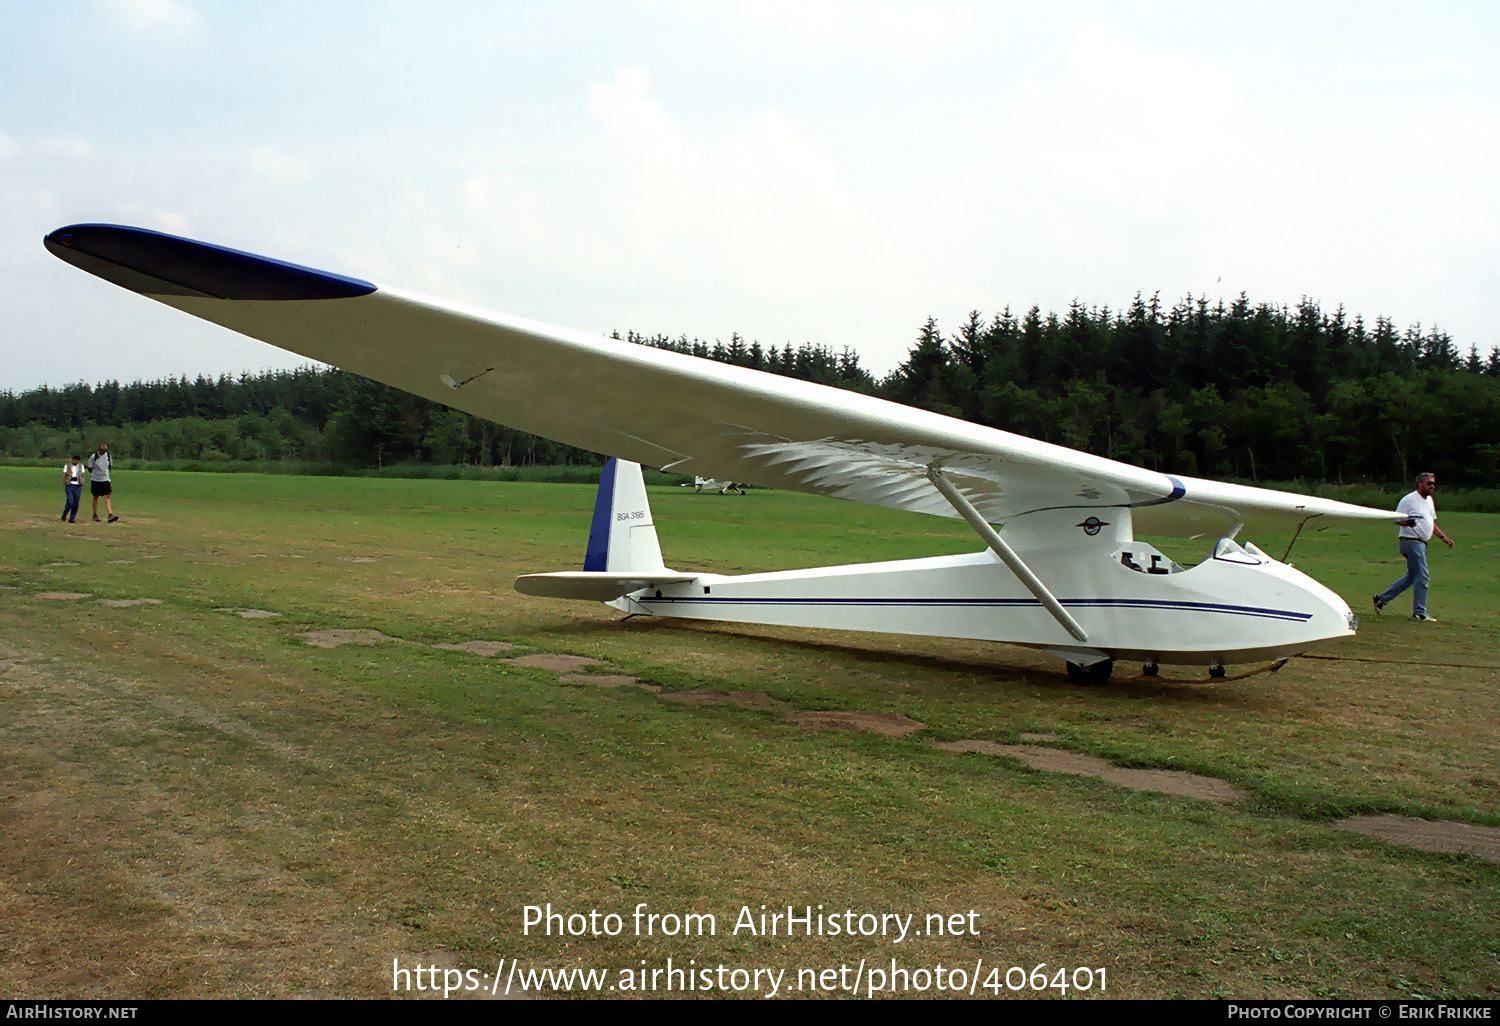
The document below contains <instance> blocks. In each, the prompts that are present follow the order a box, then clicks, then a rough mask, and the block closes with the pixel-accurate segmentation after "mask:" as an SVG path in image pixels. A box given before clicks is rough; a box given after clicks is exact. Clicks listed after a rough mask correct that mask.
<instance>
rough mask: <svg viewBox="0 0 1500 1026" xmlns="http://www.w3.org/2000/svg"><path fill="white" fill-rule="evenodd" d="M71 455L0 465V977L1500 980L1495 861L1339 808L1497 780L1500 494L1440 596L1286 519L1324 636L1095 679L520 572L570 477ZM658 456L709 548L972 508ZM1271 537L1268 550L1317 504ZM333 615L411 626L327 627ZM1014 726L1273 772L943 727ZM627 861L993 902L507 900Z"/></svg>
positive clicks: (760, 548)
mask: <svg viewBox="0 0 1500 1026" xmlns="http://www.w3.org/2000/svg"><path fill="white" fill-rule="evenodd" d="M56 476H58V475H56V474H54V473H52V472H51V471H50V470H26V469H10V468H5V469H0V531H3V535H0V537H3V539H4V541H3V546H4V547H3V548H0V586H4V587H5V589H6V590H0V710H3V717H4V726H3V728H0V746H3V755H4V758H3V759H0V767H3V768H0V795H3V801H0V826H3V829H4V831H5V837H6V842H5V846H4V849H3V857H4V861H5V873H6V879H8V880H9V881H10V882H11V885H10V888H9V890H8V891H7V892H6V893H5V894H4V895H3V896H0V901H3V903H4V908H5V911H6V913H7V914H6V920H5V925H4V926H0V937H3V938H4V941H5V944H6V950H7V952H8V956H9V957H8V958H7V960H6V963H5V966H4V968H3V969H0V984H3V985H4V989H5V990H6V992H7V993H10V994H16V995H25V996H38V997H41V996H104V995H115V996H133V995H139V996H174V997H176V996H195V995H216V996H229V995H244V996H257V995H299V994H314V995H322V994H326V995H368V996H379V995H381V994H388V993H390V969H391V959H392V958H400V959H402V960H403V961H404V962H406V963H407V964H412V963H415V962H418V961H421V962H424V963H427V962H436V963H441V964H443V965H452V966H461V967H463V968H479V969H480V970H481V971H484V970H486V967H491V968H489V970H488V971H493V969H492V967H493V965H494V963H495V961H496V960H497V959H498V958H501V957H507V958H509V957H522V958H526V959H528V960H530V961H531V962H534V963H535V964H537V965H541V964H546V965H552V966H587V965H600V966H610V967H613V968H616V969H619V968H630V967H638V965H639V961H640V960H641V959H645V960H647V962H648V963H651V964H653V965H657V964H662V963H664V961H665V959H666V958H667V957H669V956H670V957H673V958H675V959H676V960H677V961H678V963H679V964H680V963H681V962H683V961H685V960H686V959H688V958H693V959H697V962H698V964H699V965H717V964H720V963H722V964H726V965H731V966H756V965H766V966H780V967H784V968H788V969H791V970H793V971H794V972H795V970H796V969H797V968H803V967H818V968H822V967H825V966H829V965H837V964H839V963H841V962H848V963H850V964H851V965H852V964H854V963H857V962H858V961H859V959H861V958H869V959H878V960H886V959H889V958H891V957H896V958H898V959H900V960H901V961H902V962H903V963H905V964H908V965H912V966H917V965H923V966H928V967H931V966H933V965H935V964H936V963H938V962H945V963H946V964H950V965H952V964H958V963H960V962H962V963H963V964H972V962H973V961H974V959H976V958H978V957H983V958H985V959H986V963H987V964H990V965H1000V966H1010V965H1025V966H1026V967H1027V969H1028V970H1029V969H1030V968H1031V967H1032V966H1034V965H1035V964H1037V963H1039V962H1047V963H1048V964H1049V965H1050V966H1053V967H1056V966H1060V965H1067V966H1080V965H1086V966H1107V967H1108V968H1109V974H1110V975H1109V981H1110V990H1109V992H1108V993H1109V995H1110V996H1135V997H1168V996H1176V995H1183V996H1193V997H1213V996H1229V995H1233V996H1240V997H1298V996H1309V997H1319V996H1322V997H1327V996H1342V997H1354V996H1359V997H1400V996H1403V995H1404V996H1411V995H1412V994H1417V993H1425V994H1433V995H1444V996H1475V997H1488V998H1493V997H1494V996H1495V994H1496V990H1495V987H1496V977H1495V974H1494V966H1495V964H1496V959H1497V957H1500V932H1497V927H1496V923H1497V920H1500V916H1497V912H1500V901H1497V897H1496V895H1497V890H1496V884H1497V883H1500V870H1497V867H1496V866H1494V865H1492V864H1489V863H1484V862H1481V861H1479V860H1478V859H1475V858H1473V857H1470V856H1447V855H1433V854H1425V853H1421V852H1417V851H1413V850H1408V849H1404V848H1398V847H1394V846H1391V845H1387V844H1383V843H1380V842H1377V841H1372V840H1368V839H1365V838H1362V837H1360V836H1358V835H1355V834H1352V833H1349V832H1347V831H1343V830H1339V829H1335V828H1334V827H1333V826H1332V825H1331V823H1332V821H1334V820H1336V819H1337V818H1339V817H1341V816H1344V815H1347V814H1350V813H1355V812H1369V811H1383V812H1396V813H1400V814H1404V815H1414V816H1424V817H1427V818H1434V819H1436V818H1446V819H1454V820H1460V821H1465V822H1470V823H1477V824H1497V823H1500V815H1497V813H1500V800H1497V799H1500V788H1497V779H1496V773H1495V766H1496V765H1497V758H1496V756H1497V750H1496V742H1495V737H1496V730H1495V728H1496V726H1497V725H1500V670H1497V669H1496V667H1497V666H1500V636H1497V634H1500V632H1497V626H1496V620H1495V617H1494V608H1495V600H1496V598H1497V591H1500V585H1497V583H1496V581H1497V577H1500V574H1497V570H1500V566H1497V564H1500V548H1497V543H1496V542H1495V541H1494V540H1493V539H1494V538H1495V534H1496V531H1495V529H1496V527H1497V526H1500V522H1497V520H1496V518H1494V517H1491V516H1486V515H1482V514H1452V515H1448V514H1445V515H1443V516H1442V521H1443V524H1444V528H1445V530H1446V531H1447V532H1448V533H1449V534H1451V535H1453V536H1454V537H1456V538H1457V539H1458V540H1459V547H1458V548H1457V549H1456V550H1454V551H1453V552H1451V553H1449V552H1447V551H1446V550H1439V551H1436V552H1435V553H1434V558H1433V567H1434V589H1433V595H1432V600H1431V603H1430V606H1431V608H1432V610H1433V613H1434V615H1436V616H1438V617H1439V618H1440V620H1441V622H1440V623H1439V624H1436V625H1430V624H1429V625H1423V624H1413V623H1410V622H1409V621H1407V620H1405V619H1404V617H1400V616H1392V615H1391V614H1390V613H1388V614H1387V615H1386V616H1384V617H1380V618H1376V617H1374V616H1373V615H1366V613H1367V610H1368V604H1369V599H1368V596H1369V595H1370V594H1373V593H1374V592H1375V591H1377V590H1379V589H1380V588H1382V587H1384V585H1385V584H1387V583H1389V581H1390V580H1391V579H1393V578H1394V577H1396V576H1399V573H1400V567H1399V566H1398V564H1397V560H1396V557H1395V551H1394V548H1395V547H1394V544H1393V542H1392V541H1391V540H1390V538H1389V535H1390V533H1391V532H1390V531H1389V529H1388V528H1381V527H1368V526H1359V525H1355V526H1348V525H1342V526H1335V527H1333V528H1331V529H1329V530H1327V531H1324V532H1320V533H1317V534H1313V535H1310V536H1309V535H1306V534H1305V535H1304V536H1303V538H1301V539H1300V540H1299V541H1298V542H1297V545H1296V548H1295V549H1294V550H1293V556H1292V559H1293V562H1295V563H1297V564H1298V565H1299V566H1301V567H1302V568H1303V569H1304V570H1307V571H1308V572H1309V573H1311V574H1312V575H1313V576H1314V577H1317V578H1318V579H1320V580H1323V581H1324V582H1325V583H1328V584H1330V586H1332V587H1334V588H1335V589H1336V590H1338V591H1340V592H1341V593H1342V594H1344V595H1345V597H1346V598H1347V599H1349V601H1350V602H1351V605H1353V606H1354V608H1355V609H1356V610H1357V611H1359V612H1360V614H1361V617H1362V620H1363V629H1362V631H1361V634H1360V636H1359V637H1358V638H1357V639H1355V640H1354V641H1352V642H1351V643H1349V644H1346V645H1343V646H1342V647H1340V648H1338V649H1336V650H1333V651H1332V652H1330V653H1329V654H1330V655H1332V656H1334V657H1335V658H1331V659H1318V660H1314V659H1302V660H1297V661H1295V662H1294V663H1293V664H1292V665H1291V666H1289V667H1288V668H1287V669H1285V670H1283V671H1282V672H1281V673H1279V674H1277V675H1275V676H1267V675H1262V676H1258V677H1252V678H1249V679H1246V680H1244V681H1234V682H1229V683H1224V684H1217V685H1201V686H1200V685H1168V684H1148V683H1129V682H1124V683H1117V684H1116V685H1114V686H1112V687H1110V688H1105V689H1093V688H1080V687H1075V686H1073V685H1071V684H1069V683H1068V681H1067V679H1066V677H1065V676H1063V675H1062V674H1061V673H1060V672H1059V666H1058V664H1057V663H1056V662H1055V661H1054V660H1052V659H1050V657H1047V656H1044V655H1040V654H1037V653H1033V652H1030V651H1027V650H1022V649H1014V648H1008V647H1004V646H986V645H979V644H973V643H968V642H955V641H946V640H942V639H910V638H895V637H882V636H876V635H867V634H851V633H827V632H811V631H797V630H790V629H778V628H758V627H742V626H724V627H718V626H714V625H702V624H698V625H691V624H690V625H681V624H674V623H672V622H671V621H666V620H656V619H633V620H629V621H626V622H623V623H622V622H619V621H618V619H617V614H615V613H614V612H613V611H611V610H608V609H606V608H605V607H602V606H591V605H578V604H573V603H565V602H555V601H547V600H534V599H524V598H522V597H520V596H518V595H516V594H515V593H514V592H513V591H512V590H511V586H510V585H511V581H512V579H513V578H514V576H516V575H517V574H519V573H522V572H530V571H535V570H545V569H565V568H569V567H572V566H576V565H578V564H579V563H580V562H581V558H582V550H583V545H584V539H585V536H586V534H587V529H588V522H589V514H590V510H591V507H592V499H593V490H592V488H591V487H589V486H586V485H567V484H556V485H542V484H526V483H514V484H509V483H496V482H469V481H452V482H449V481H436V482H423V481H410V480H372V479H358V478H355V479H316V478H293V477H281V476H257V475H212V474H195V475H188V474H168V473H147V472H134V473H129V474H122V475H120V482H119V485H118V494H117V498H118V500H119V502H118V509H119V511H120V512H121V513H122V514H123V516H124V519H123V520H122V521H121V522H120V523H119V524H116V525H108V526H106V525H94V524H84V523H79V524H76V525H71V526H64V525H60V524H58V523H57V521H56V519H55V517H56V512H55V510H53V506H54V505H56V506H57V507H58V508H60V506H61V495H60V491H61V490H60V489H59V488H57V487H56V482H55V481H54V478H55V477H56ZM652 501H653V508H654V511H655V514H656V519H657V522H658V525H659V530H660V532H661V536H662V542H663V548H664V550H665V553H666V556H667V560H668V562H669V563H670V564H673V565H679V566H683V567H690V568H701V569H709V570H716V571H721V572H738V571H751V570H764V569H773V568H778V567H792V566H812V565H819V564H825V563H838V562H847V561H853V560H871V559H892V558H901V557H904V556H915V555H924V554H935V553H941V552H958V551H968V550H972V549H974V548H977V545H976V544H975V543H974V541H973V540H972V539H971V538H970V536H969V534H968V532H967V529H965V528H963V527H962V525H959V524H957V523H950V522H947V521H942V520H935V519H930V518H922V517H912V516H904V515H901V514H896V513H890V512H887V511H882V510H877V509H872V508H869V507H862V506H855V505H851V504H847V503H837V502H828V501H818V500H814V499H810V498H807V497H803V496H796V495H788V494H783V493H775V492H757V493H753V494H752V495H751V496H748V497H737V496H731V497H723V498H721V497H718V496H707V495H696V494H693V493H692V491H691V489H682V488H667V487H663V488H656V489H653V492H652ZM1253 540H1255V541H1256V542H1257V543H1258V544H1260V545H1262V547H1263V548H1265V549H1266V550H1267V551H1269V552H1273V553H1275V554H1277V555H1280V554H1281V551H1282V550H1283V549H1284V548H1285V545H1286V543H1287V540H1288V539H1264V538H1256V539H1253ZM1179 545H1180V543H1179ZM367 560H368V562H367ZM49 591H54V592H55V591H79V592H89V593H90V594H91V596H92V597H94V598H142V597H146V598H156V599H160V600H161V604H159V605H141V606H135V607H130V608H120V609H113V608H107V607H102V606H100V605H98V604H97V603H95V602H93V601H91V600H85V601H78V602H67V601H51V600H45V599H42V598H39V597H38V596H39V594H40V593H42V592H49ZM227 608H260V609H267V610H272V611H275V612H277V613H278V614H280V615H279V616H278V617H277V618H275V619H270V620H244V619H241V618H240V617H238V616H235V615H233V614H231V613H228V612H224V611H223V610H225V609H227ZM1392 612H1395V610H1394V609H1393V610H1392ZM332 627H361V628H373V629H377V630H380V631H383V632H385V633H386V634H388V635H391V636H393V637H395V638H399V639H403V642H404V643H403V642H391V643H387V644H384V645H380V646H376V647H355V646H346V647H343V648H337V649H331V650H323V649H314V648H311V647H309V646H308V645H306V644H305V643H304V642H303V640H302V639H301V637H300V636H299V635H300V633H301V632H303V631H308V630H314V629H323V628H332ZM480 638H483V639H497V640H505V641H510V642H512V643H514V644H516V645H517V646H518V647H517V649H516V651H517V652H518V653H525V652H567V653H574V654H580V655H587V656H591V657H594V658H597V659H599V660H601V661H602V662H603V666H602V667H601V669H603V670H604V671H605V672H614V673H620V672H626V673H632V674H636V675H638V676H639V677H641V678H642V679H643V680H644V681H646V682H648V683H652V684H655V685H658V686H660V687H662V688H663V689H664V691H665V692H672V691H679V690H685V689H690V688H701V687H716V688H721V689H723V690H729V691H733V690H742V689H748V690H756V691H764V692H767V693H768V694H770V695H771V696H773V697H774V698H776V699H779V700H781V701H782V702H784V703H785V706H784V709H783V712H780V713H769V712H761V711H754V710H748V709H741V708H732V707H722V706H717V707H683V706H679V705H677V704H674V703H668V702H664V701H662V700H661V699H660V698H658V697H656V696H654V695H651V694H648V693H645V692H643V691H640V690H639V689H633V688H624V689H619V690H603V689H597V688H593V687H589V686H580V685H568V684H565V683H561V682H560V681H559V679H558V675H557V674H555V673H551V672H548V671H543V670H529V669H523V668H519V667H511V666H507V665H505V664H502V663H499V662H498V661H496V660H491V659H484V658H480V657H476V656H473V655H470V654H467V653H461V652H452V651H442V650H437V649H434V648H431V647H430V644H431V643H434V642H456V641H468V640H473V639H480ZM419 643H420V644H419ZM1124 669H1125V668H1122V670H1124ZM1127 672H1128V671H1127ZM798 709H800V710H818V709H846V710H877V711H885V712H893V713H902V714H905V715H908V716H911V717H913V718H915V719H917V720H920V721H922V722H923V723H925V724H927V725H928V730H926V731H924V732H921V733H918V734H915V735H909V736H908V737H905V738H902V739H892V738H886V737H881V736H877V735H869V734H845V733H830V732H816V731H807V730H803V729H800V728H796V727H794V726H791V725H790V724H788V723H786V722H784V712H785V711H790V710H798ZM1029 732H1044V733H1049V734H1052V735H1054V736H1055V738H1056V740H1055V741H1053V742H1050V743H1051V744H1054V745H1056V746H1060V747H1065V748H1069V749H1072V750H1074V751H1079V752H1086V753H1091V754H1097V755H1101V756H1104V757H1106V758H1109V759H1112V760H1114V761H1116V762H1121V763H1126V764H1131V765H1138V766H1147V767H1167V768H1177V769H1189V770H1194V771H1196V772H1200V773H1204V774H1208V775H1212V776H1217V777H1222V778H1225V779H1228V780H1230V781H1231V782H1233V783H1235V784H1236V785H1238V786H1240V787H1241V788H1243V789H1245V790H1246V791H1248V792H1249V793H1250V795H1251V798H1250V799H1249V800H1247V801H1245V802H1242V803H1239V804H1236V805H1231V806H1225V807H1221V806H1216V805H1210V804H1207V803H1203V802H1196V801H1193V800H1190V799H1180V798H1172V797H1167V796H1165V795H1160V794H1155V793H1138V792H1130V791H1124V790H1121V789H1119V788H1115V787H1112V786H1109V785H1106V784H1104V783H1101V782H1099V781H1095V780H1092V779H1088V778H1083V777H1069V776H1060V775H1053V774H1044V773H1039V772H1034V771H1031V770H1028V769H1025V768H1024V767H1022V766H1021V765H1020V764H1018V763H1016V762H1013V761H1011V760H1009V759H1004V758H995V757H989V756H982V755H975V754H968V755H957V754H953V753H948V752H943V751H940V750H937V749H935V748H933V747H932V745H931V741H932V740H933V739H958V738H986V739H990V740H996V741H1017V740H1019V739H1020V738H1021V736H1022V735H1023V734H1025V733H1029ZM642 901H644V902H646V903H647V904H648V905H649V906H650V907H651V908H652V909H655V910H658V911H674V912H688V911H710V912H714V913H715V914H717V915H718V916H720V918H721V920H724V921H725V925H727V923H728V922H732V920H733V914H734V913H735V912H736V911H737V910H738V908H739V907H740V906H741V905H744V904H748V905H750V906H751V907H752V908H758V906H759V905H760V904H762V903H764V904H766V905H769V906H772V907H773V908H775V907H780V906H785V905H787V904H793V905H798V906H801V905H803V904H807V903H811V904H814V905H817V904H820V903H821V904H823V905H825V906H826V907H828V908H829V909H840V910H841V909H843V908H855V909H862V910H873V911H900V912H915V913H917V914H918V918H919V919H920V918H921V915H922V914H925V913H927V912H961V911H966V910H968V909H970V908H972V909H976V910H979V912H980V913H981V915H980V923H981V929H980V936H978V937H977V938H976V937H950V938H941V939H939V938H919V939H915V940H912V941H909V942H908V943H907V944H906V945H903V946H896V945H892V944H891V943H889V942H888V941H880V940H864V939H848V938H830V937H821V938H820V937H813V938H804V937H798V938H792V939H787V938H784V937H781V938H762V937H750V936H746V935H744V934H741V935H740V936H726V935H725V933H724V932H722V931H721V933H720V935H718V936H716V937H703V938H692V939H683V938H661V937H647V938H637V937H634V936H631V935H629V932H628V931H627V935H625V936H622V937H618V938H608V937H569V938H558V937H550V938H549V937H539V936H537V935H535V934H531V935H526V934H523V932H522V930H521V926H520V914H521V913H520V910H521V906H522V905H524V904H527V903H533V902H535V903H545V902H550V903H552V904H553V906H554V907H556V908H560V909H568V910H582V911H587V910H588V909H591V908H597V909H600V910H603V911H615V912H619V913H621V914H624V915H627V916H628V913H629V912H630V911H631V910H632V909H633V908H634V907H635V905H636V904H637V903H638V902H642ZM980 993H984V991H981V992H980Z"/></svg>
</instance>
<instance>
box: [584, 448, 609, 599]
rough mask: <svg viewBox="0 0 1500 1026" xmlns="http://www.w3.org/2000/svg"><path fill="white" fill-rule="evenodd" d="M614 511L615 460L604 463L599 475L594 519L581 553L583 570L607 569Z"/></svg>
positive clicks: (597, 570) (601, 571) (600, 571)
mask: <svg viewBox="0 0 1500 1026" xmlns="http://www.w3.org/2000/svg"><path fill="white" fill-rule="evenodd" d="M614 511H615V461H614V460H610V461H609V462H608V463H606V464H604V473H602V474H600V475H599V494H598V495H597V496H596V497H595V499H594V519H593V520H592V521H591V522H590V524H589V547H588V551H586V552H585V553H584V554H583V568H584V569H585V570H590V571H596V572H598V573H603V572H604V571H605V570H608V569H609V528H610V517H611V516H613V515H614Z"/></svg>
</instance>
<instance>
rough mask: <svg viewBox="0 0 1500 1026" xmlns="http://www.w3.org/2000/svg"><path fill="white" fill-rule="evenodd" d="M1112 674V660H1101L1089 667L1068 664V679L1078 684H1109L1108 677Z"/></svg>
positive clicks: (1113, 670) (1113, 663)
mask: <svg viewBox="0 0 1500 1026" xmlns="http://www.w3.org/2000/svg"><path fill="white" fill-rule="evenodd" d="M1114 672H1115V661H1114V660H1113V659H1101V660H1100V661H1099V662H1097V663H1094V664H1093V665H1091V666H1080V665H1078V664H1077V663H1069V664H1068V679H1069V680H1071V681H1074V682H1075V683H1078V684H1106V683H1108V682H1109V675H1110V674H1111V673H1114Z"/></svg>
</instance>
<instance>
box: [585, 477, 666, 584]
mask: <svg viewBox="0 0 1500 1026" xmlns="http://www.w3.org/2000/svg"><path fill="white" fill-rule="evenodd" d="M583 568H584V569H585V570H589V571H594V572H608V573H635V572H639V571H659V570H665V569H666V566H665V565H664V564H663V563H662V560H661V545H660V544H658V542H657V540H656V525H655V524H653V523H652V522H651V505H650V503H649V502H647V501H646V481H645V479H644V478H643V477H642V476H641V465H640V464H639V463H626V462H624V461H622V460H610V461H609V462H608V463H606V464H605V465H604V473H603V474H602V475H600V477H599V495H598V497H597V498H596V499H595V500H594V519H593V522H592V523H591V524H590V525H589V547H588V551H587V552H586V553H585V554H584V558H583Z"/></svg>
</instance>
